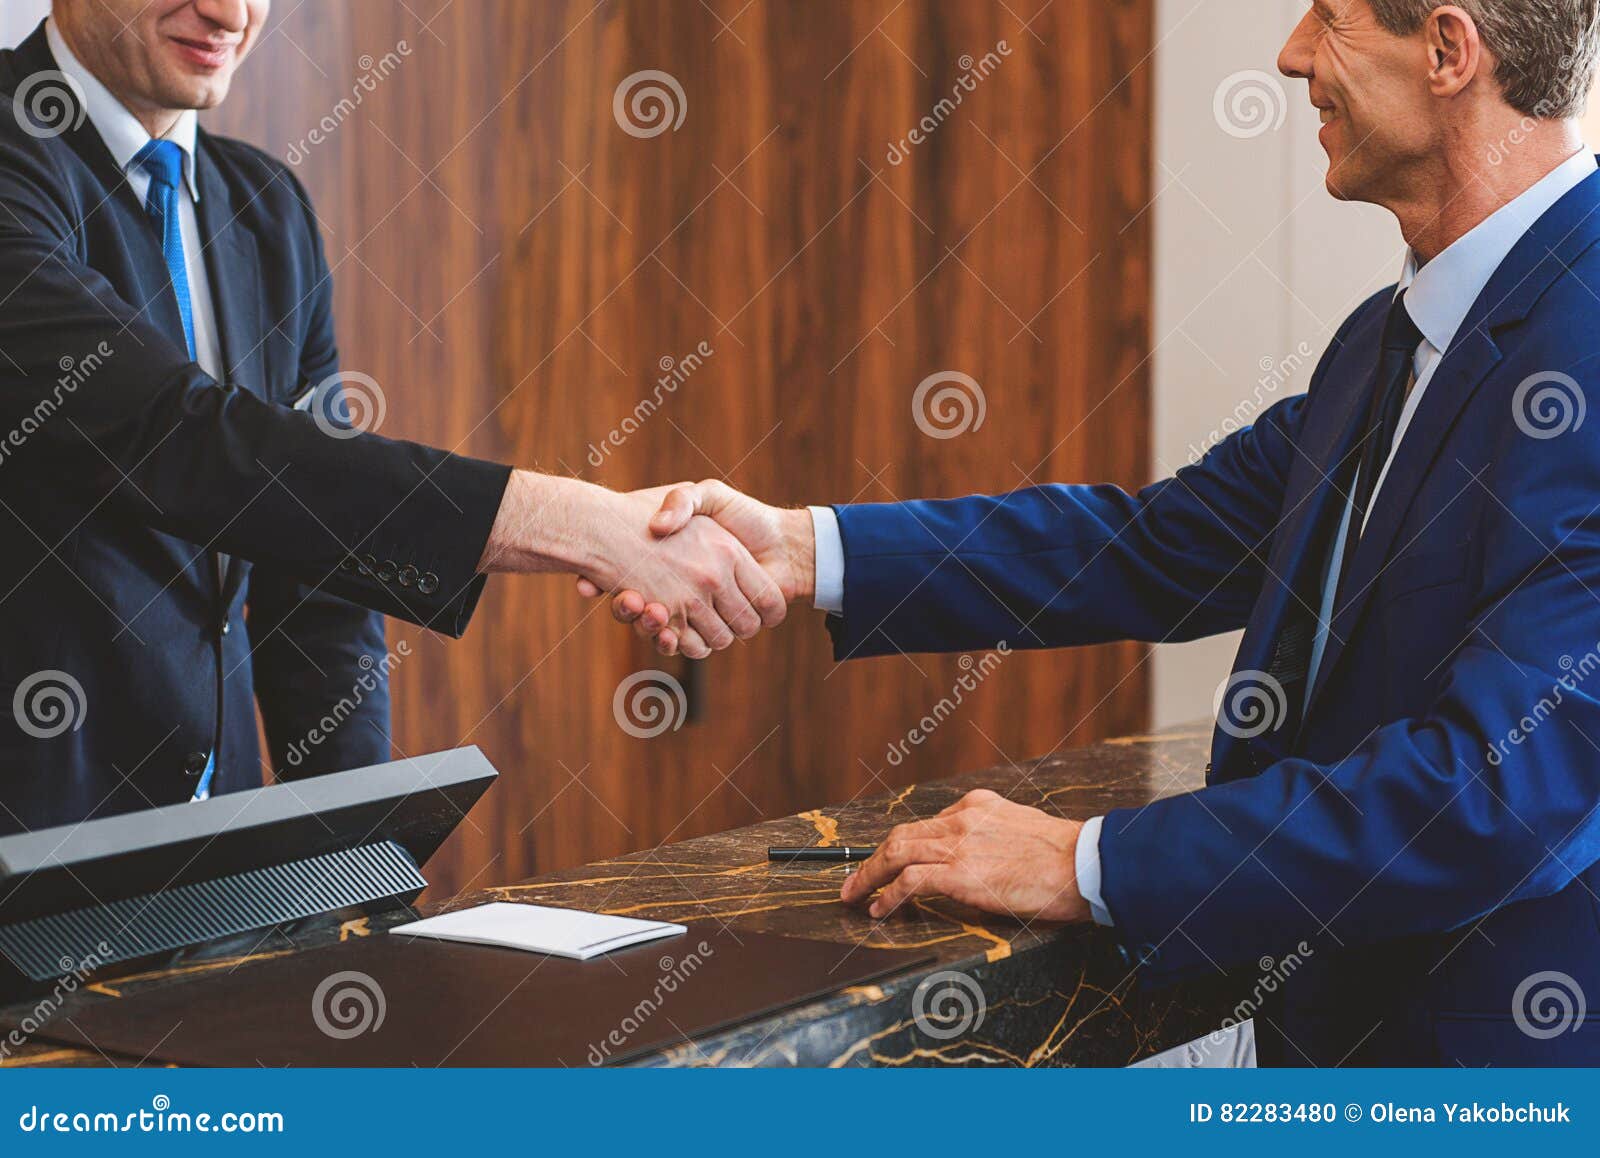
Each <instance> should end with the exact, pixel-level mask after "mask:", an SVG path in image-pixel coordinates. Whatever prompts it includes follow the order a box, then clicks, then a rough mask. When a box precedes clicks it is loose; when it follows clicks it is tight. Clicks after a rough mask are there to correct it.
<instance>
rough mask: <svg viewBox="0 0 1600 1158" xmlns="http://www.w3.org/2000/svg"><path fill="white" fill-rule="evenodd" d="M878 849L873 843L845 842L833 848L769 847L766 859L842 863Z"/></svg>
mask: <svg viewBox="0 0 1600 1158" xmlns="http://www.w3.org/2000/svg"><path fill="white" fill-rule="evenodd" d="M877 851H878V846H877V845H874V844H855V845H850V844H845V845H839V846H838V847H835V848H816V847H812V848H782V847H777V848H769V849H767V859H768V860H781V861H789V862H790V863H792V864H799V863H803V862H807V861H821V862H823V863H826V864H843V863H845V862H847V861H856V860H866V859H867V858H868V857H869V856H871V855H872V854H873V853H875V852H877Z"/></svg>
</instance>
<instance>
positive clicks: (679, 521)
mask: <svg viewBox="0 0 1600 1158" xmlns="http://www.w3.org/2000/svg"><path fill="white" fill-rule="evenodd" d="M703 498H704V496H703V495H702V494H701V493H700V488H699V487H697V486H695V485H694V484H693V483H685V484H684V485H683V486H679V487H673V488H672V489H671V490H670V491H668V492H667V497H666V498H664V499H662V500H661V508H660V509H659V510H658V511H656V513H655V514H654V515H652V516H651V517H650V532H651V534H653V535H655V536H656V537H657V538H659V539H665V538H666V537H667V536H669V535H676V534H677V533H678V532H679V531H681V530H683V529H684V528H685V527H687V526H688V525H689V520H690V519H692V518H694V517H695V515H696V514H698V513H699V510H700V503H701V502H702V500H703Z"/></svg>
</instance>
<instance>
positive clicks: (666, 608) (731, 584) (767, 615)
mask: <svg viewBox="0 0 1600 1158" xmlns="http://www.w3.org/2000/svg"><path fill="white" fill-rule="evenodd" d="M684 489H690V490H692V488H684ZM673 490H674V488H671V487H657V488H655V489H653V490H645V491H635V492H633V493H631V494H618V493H617V492H615V491H610V490H607V489H605V488H604V487H598V486H594V485H592V484H590V483H585V482H581V481H580V480H577V479H570V478H558V477H554V476H550V475H540V474H534V473H531V472H528V471H516V472H513V474H512V476H511V481H510V483H509V484H508V485H507V488H506V494H505V497H504V498H503V499H502V500H501V505H500V511H499V513H498V515H497V516H496V519H495V524H494V528H493V530H492V531H491V532H490V535H489V543H488V546H487V548H486V549H485V551H484V555H483V558H482V560H481V561H480V562H479V570H480V571H485V572H492V571H516V572H534V571H569V572H572V573H575V574H578V575H582V576H585V580H584V589H585V591H586V593H589V594H595V595H597V594H599V593H600V592H601V591H611V592H623V591H627V592H628V593H630V594H632V595H633V598H634V599H635V600H637V601H638V605H639V608H640V611H641V612H642V611H643V610H644V607H645V600H644V598H643V597H642V596H639V595H638V594H635V593H636V592H640V591H642V592H647V593H648V594H649V599H650V603H649V606H650V608H651V610H652V612H653V613H654V618H653V619H652V622H653V623H654V622H657V621H659V626H657V627H656V630H655V631H652V632H650V633H649V634H652V635H654V634H656V632H664V633H667V634H668V638H669V640H670V641H671V643H672V650H671V651H669V652H666V654H675V653H676V652H677V651H678V650H680V649H681V650H682V651H683V653H684V654H685V655H687V656H689V657H690V658H691V659H701V658H704V657H705V656H707V655H710V654H711V652H713V651H720V650H722V649H723V648H725V647H728V646H730V645H731V644H732V643H733V641H734V640H735V639H736V638H738V639H749V638H751V637H752V636H754V635H756V634H757V633H758V632H759V631H760V630H761V629H762V628H763V627H774V626H776V625H777V624H779V623H782V622H783V618H784V615H785V614H786V613H787V611H788V602H787V600H786V599H785V597H784V594H783V590H784V588H783V587H782V585H781V584H780V583H779V582H778V581H777V580H776V579H775V578H774V577H773V576H771V575H769V574H768V573H767V572H766V571H765V570H764V569H763V567H762V566H761V565H760V564H759V563H758V562H757V561H756V559H755V558H754V557H753V556H752V554H751V552H750V551H749V550H748V549H746V547H745V546H744V545H743V544H741V543H740V542H739V540H738V539H737V538H735V537H734V536H733V535H732V534H730V533H729V532H728V531H727V530H725V529H724V528H722V527H720V526H718V525H717V523H716V522H714V521H713V520H712V519H710V518H705V517H697V514H696V512H695V511H694V510H693V509H692V508H685V507H684V503H685V501H686V499H687V497H688V496H685V498H680V499H672V498H671V494H672V492H673ZM668 502H670V504H671V510H672V511H673V512H675V513H674V517H673V520H672V523H671V529H670V530H666V531H663V530H661V529H659V528H658V526H657V524H656V523H655V522H654V520H655V519H656V518H657V516H658V515H659V513H660V511H661V510H662V508H663V506H664V504H666V503H668ZM619 598H620V596H619ZM658 646H659V645H658Z"/></svg>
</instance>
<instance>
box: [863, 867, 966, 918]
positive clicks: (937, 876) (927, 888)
mask: <svg viewBox="0 0 1600 1158" xmlns="http://www.w3.org/2000/svg"><path fill="white" fill-rule="evenodd" d="M946 871H947V869H946V866H944V865H942V864H914V865H912V866H911V867H910V868H908V869H906V871H905V872H903V873H901V874H900V875H899V876H898V877H896V878H895V880H894V881H893V882H892V883H891V884H890V885H889V887H888V888H886V889H884V890H883V892H881V893H879V894H878V899H877V900H875V901H873V902H872V906H871V907H870V908H869V909H868V910H867V912H869V913H871V914H872V916H873V917H875V918H879V919H881V918H883V917H887V916H888V915H889V914H890V913H892V912H894V911H895V910H896V909H898V908H899V907H900V906H901V905H903V904H905V903H906V902H907V901H909V900H910V899H911V898H912V897H936V896H939V895H941V893H942V892H943V890H942V889H941V888H940V882H942V881H943V880H944V877H945V873H946Z"/></svg>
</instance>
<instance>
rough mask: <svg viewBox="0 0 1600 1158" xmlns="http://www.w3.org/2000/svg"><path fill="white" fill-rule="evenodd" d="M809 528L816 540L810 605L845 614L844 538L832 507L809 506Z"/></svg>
mask: <svg viewBox="0 0 1600 1158" xmlns="http://www.w3.org/2000/svg"><path fill="white" fill-rule="evenodd" d="M809 509H810V511H811V530H812V532H813V534H814V535H815V536H816V540H817V559H816V569H817V574H816V581H815V583H814V587H815V591H814V593H813V594H812V596H811V605H812V606H813V607H815V608H816V609H817V610H818V611H826V612H828V613H829V614H830V615H843V614H844V539H843V537H842V536H841V535H840V534H839V516H838V515H836V514H834V513H833V508H832V507H811V508H809Z"/></svg>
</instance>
